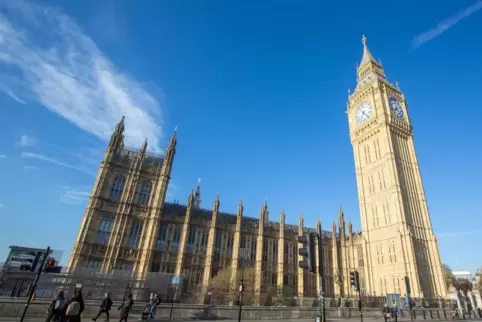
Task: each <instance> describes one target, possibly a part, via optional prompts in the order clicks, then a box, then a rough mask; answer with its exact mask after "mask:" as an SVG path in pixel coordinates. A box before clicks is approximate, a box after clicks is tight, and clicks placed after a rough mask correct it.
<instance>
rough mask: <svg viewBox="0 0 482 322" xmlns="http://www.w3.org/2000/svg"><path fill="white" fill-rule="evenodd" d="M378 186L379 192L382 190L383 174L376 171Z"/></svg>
mask: <svg viewBox="0 0 482 322" xmlns="http://www.w3.org/2000/svg"><path fill="white" fill-rule="evenodd" d="M378 185H379V186H380V190H383V173H382V171H381V170H378Z"/></svg>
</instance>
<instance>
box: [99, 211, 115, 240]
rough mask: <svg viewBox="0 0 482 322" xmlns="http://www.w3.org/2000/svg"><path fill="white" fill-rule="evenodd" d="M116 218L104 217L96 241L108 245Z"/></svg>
mask: <svg viewBox="0 0 482 322" xmlns="http://www.w3.org/2000/svg"><path fill="white" fill-rule="evenodd" d="M113 225H114V220H113V219H110V218H102V219H101V220H100V225H99V230H97V238H96V243H97V244H101V245H107V244H108V243H109V238H110V234H111V233H112V226H113Z"/></svg>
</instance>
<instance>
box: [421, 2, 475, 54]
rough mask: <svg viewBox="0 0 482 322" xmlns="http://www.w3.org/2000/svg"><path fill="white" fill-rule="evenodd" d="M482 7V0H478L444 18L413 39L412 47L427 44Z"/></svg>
mask: <svg viewBox="0 0 482 322" xmlns="http://www.w3.org/2000/svg"><path fill="white" fill-rule="evenodd" d="M480 9H482V0H479V1H477V2H476V3H475V4H474V5H472V6H470V7H468V8H466V9H464V10H462V11H460V12H458V13H457V14H455V15H453V16H451V17H450V18H447V19H445V20H443V21H442V22H441V23H439V24H438V25H437V26H435V28H432V29H430V30H427V31H424V32H422V33H421V34H419V35H418V36H416V37H415V38H414V39H413V41H412V48H418V47H420V46H422V45H423V44H425V43H426V42H428V41H430V40H432V39H434V38H436V37H438V36H440V35H441V34H442V33H444V32H445V31H447V30H448V29H449V28H451V27H453V26H455V25H456V24H458V23H459V22H460V21H462V20H464V19H465V18H467V17H469V16H470V15H472V14H473V13H475V12H477V11H479V10H480Z"/></svg>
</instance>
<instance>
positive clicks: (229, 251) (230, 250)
mask: <svg viewBox="0 0 482 322" xmlns="http://www.w3.org/2000/svg"><path fill="white" fill-rule="evenodd" d="M228 234H229V235H228V245H227V255H226V257H227V258H232V257H233V239H234V236H233V234H232V233H231V232H229V233H228Z"/></svg>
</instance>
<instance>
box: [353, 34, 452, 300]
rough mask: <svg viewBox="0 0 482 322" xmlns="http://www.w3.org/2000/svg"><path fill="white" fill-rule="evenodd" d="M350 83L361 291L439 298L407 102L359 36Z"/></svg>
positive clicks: (440, 281)
mask: <svg viewBox="0 0 482 322" xmlns="http://www.w3.org/2000/svg"><path fill="white" fill-rule="evenodd" d="M362 43H363V57H362V60H361V63H360V65H359V66H358V70H357V74H358V77H357V86H356V89H355V90H354V92H353V93H350V95H349V98H348V104H347V115H348V123H349V128H350V139H351V143H352V145H353V151H354V157H355V168H356V181H357V185H358V200H359V207H360V216H361V224H362V232H363V233H362V235H363V238H364V243H365V247H364V248H365V249H364V250H365V252H366V257H365V258H366V262H365V265H364V266H365V272H364V273H365V274H364V276H365V278H366V280H365V283H364V285H365V286H366V290H365V291H366V292H367V293H368V294H372V295H386V294H400V295H403V294H405V293H406V290H405V284H404V281H403V278H404V276H408V277H409V278H410V284H411V290H412V296H414V297H425V298H436V297H437V296H441V297H445V296H446V292H447V288H446V286H445V281H444V277H443V270H442V265H441V261H440V254H439V250H438V245H437V239H436V238H435V235H434V233H433V230H432V224H431V222H430V215H429V213H428V208H427V202H426V200H425V193H424V190H423V185H422V179H421V176H420V170H419V168H418V162H417V156H416V153H415V148H414V143H413V132H412V126H411V123H410V118H409V115H408V111H407V102H406V101H405V97H404V95H403V94H402V92H401V91H400V88H399V87H398V85H396V86H394V85H392V84H391V83H390V82H389V81H388V80H387V78H386V76H385V72H384V70H383V67H382V64H381V63H380V62H379V61H377V60H375V59H374V58H373V56H372V55H371V53H370V51H369V50H368V47H367V43H366V38H365V37H363V39H362Z"/></svg>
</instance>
